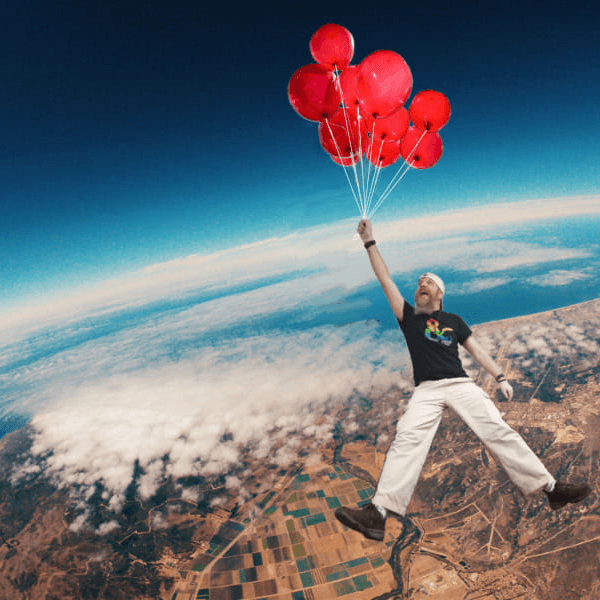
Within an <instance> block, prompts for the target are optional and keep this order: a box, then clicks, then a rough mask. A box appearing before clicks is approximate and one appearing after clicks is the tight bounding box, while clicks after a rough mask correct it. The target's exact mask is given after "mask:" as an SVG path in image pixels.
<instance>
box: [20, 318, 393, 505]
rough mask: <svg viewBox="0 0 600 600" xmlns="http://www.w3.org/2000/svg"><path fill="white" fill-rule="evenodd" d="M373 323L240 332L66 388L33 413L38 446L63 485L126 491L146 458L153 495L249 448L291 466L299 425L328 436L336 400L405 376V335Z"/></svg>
mask: <svg viewBox="0 0 600 600" xmlns="http://www.w3.org/2000/svg"><path fill="white" fill-rule="evenodd" d="M371 330H372V328H369V327H366V326H365V327H364V328H362V330H361V331H360V335H359V337H357V338H356V339H354V340H352V339H348V337H347V334H346V332H345V330H344V328H317V329H315V330H311V331H307V332H302V333H299V334H297V335H273V336H261V337H256V338H252V339H247V340H244V341H242V340H238V341H236V343H235V346H234V347H230V346H225V347H222V348H219V349H212V348H205V349H203V350H202V351H200V352H198V353H197V354H196V356H195V357H194V359H193V360H190V361H183V362H179V363H177V364H172V363H168V362H166V363H164V364H162V365H160V366H159V367H150V368H143V369H141V370H135V371H134V372H133V373H129V374H121V375H119V376H114V377H110V378H108V379H106V380H102V381H99V382H97V383H96V384H95V385H87V386H81V387H76V388H73V389H69V390H64V399H63V400H62V401H60V402H57V403H55V404H53V405H52V406H51V407H50V408H48V409H47V410H45V411H43V412H41V413H39V414H37V415H36V416H35V417H34V418H33V420H32V425H33V427H34V428H35V429H36V430H37V432H38V433H37V436H36V438H35V443H34V446H33V448H32V451H33V454H34V455H39V456H42V457H45V460H44V464H45V467H46V468H48V469H49V470H50V471H51V472H53V473H55V474H57V475H58V477H59V479H60V481H61V482H63V483H65V484H69V485H73V484H78V485H82V486H84V487H91V486H93V484H94V482H96V481H97V480H102V481H103V482H104V484H105V486H106V487H107V488H108V489H109V490H111V492H112V493H114V494H115V495H122V494H123V492H124V490H125V489H126V487H127V485H128V484H129V482H130V481H131V477H132V473H133V466H134V463H135V461H136V459H137V460H139V463H140V466H141V467H142V468H143V469H144V471H145V475H144V476H143V477H142V479H141V481H140V493H141V495H142V496H143V497H146V498H147V497H149V496H151V495H152V494H153V493H154V492H155V491H156V489H157V486H158V485H160V483H161V481H163V479H164V478H165V477H169V476H172V477H174V478H179V477H185V476H189V475H214V474H220V473H227V472H228V471H230V470H231V468H232V467H234V466H237V465H238V464H239V461H240V451H241V449H248V448H250V449H252V455H253V456H254V458H264V459H266V460H270V461H272V462H275V463H278V462H279V463H281V464H289V462H290V461H291V460H292V459H293V458H295V457H296V456H297V448H295V447H294V439H293V438H289V440H288V439H287V434H288V433H290V432H296V433H297V434H300V435H304V436H307V437H309V438H310V437H312V438H315V436H316V437H317V439H318V440H321V441H322V439H323V436H328V435H329V433H330V429H331V423H328V422H325V423H322V422H321V424H319V421H320V420H321V418H322V415H323V412H324V410H325V409H326V408H327V404H328V402H332V401H339V400H340V399H344V398H346V397H348V396H349V395H350V394H352V393H353V392H356V391H358V392H362V393H365V392H367V391H369V390H371V389H372V388H373V386H384V387H388V386H389V385H391V384H392V383H394V382H395V381H397V379H398V374H397V373H396V372H395V369H396V368H397V367H398V366H399V364H400V363H401V359H400V358H399V356H398V354H399V352H398V350H399V344H398V343H394V340H393V339H388V340H386V339H385V337H383V338H379V339H378V338H377V337H376V336H375V335H373V333H374V332H372V331H371ZM367 357H369V358H370V359H371V360H367ZM373 359H374V360H376V362H377V363H378V367H377V368H374V367H373V363H372V362H371V361H372V360H373ZM281 444H283V446H281ZM275 450H276V452H275ZM49 452H50V453H49ZM48 453H49V454H48ZM165 456H168V457H169V460H168V462H167V463H166V466H165V463H164V462H163V460H162V459H163V457H165ZM25 469H26V470H28V469H29V470H31V464H28V465H26V466H25ZM26 474H27V473H26V472H23V473H22V475H26ZM18 476H19V475H18V474H17V478H18Z"/></svg>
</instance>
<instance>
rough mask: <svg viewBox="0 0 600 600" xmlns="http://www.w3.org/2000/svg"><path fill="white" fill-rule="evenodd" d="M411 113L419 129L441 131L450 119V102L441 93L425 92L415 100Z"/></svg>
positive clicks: (411, 104) (411, 105)
mask: <svg viewBox="0 0 600 600" xmlns="http://www.w3.org/2000/svg"><path fill="white" fill-rule="evenodd" d="M409 112H410V118H411V120H412V122H413V123H414V124H415V125H416V126H417V127H418V128H419V129H425V130H427V131H439V130H440V129H441V128H442V127H443V126H444V125H445V124H446V123H447V122H448V119H450V101H449V100H448V98H447V97H446V96H444V94H442V93H441V92H436V91H435V90H423V91H422V92H419V93H418V94H417V95H416V96H415V97H414V98H413V100H412V102H411V103H410V110H409Z"/></svg>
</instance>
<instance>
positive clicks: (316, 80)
mask: <svg viewBox="0 0 600 600" xmlns="http://www.w3.org/2000/svg"><path fill="white" fill-rule="evenodd" d="M288 98H289V100H290V104H291V105H292V107H293V108H294V110H295V111H296V112H297V113H298V114H299V115H300V116H302V117H304V118H305V119H308V120H309V121H322V120H323V119H329V118H330V117H332V116H333V115H334V114H335V113H336V112H337V110H338V108H339V106H340V92H339V90H338V89H337V86H336V85H335V82H334V73H333V71H332V70H331V69H328V68H327V67H324V66H323V65H317V64H314V63H313V64H310V65H305V66H303V67H300V68H299V69H298V70H297V71H296V72H295V73H294V74H293V75H292V78H291V79H290V83H289V85H288Z"/></svg>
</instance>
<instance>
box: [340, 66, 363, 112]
mask: <svg viewBox="0 0 600 600" xmlns="http://www.w3.org/2000/svg"><path fill="white" fill-rule="evenodd" d="M357 75H358V67H357V66H356V65H350V66H348V67H346V68H345V69H344V70H343V71H342V72H341V73H340V75H339V79H338V85H339V86H340V88H341V91H340V93H341V95H342V102H343V103H344V106H346V107H350V106H358V104H359V100H358V89H357V87H356V76H357Z"/></svg>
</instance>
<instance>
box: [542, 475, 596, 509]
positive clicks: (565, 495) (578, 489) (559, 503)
mask: <svg viewBox="0 0 600 600" xmlns="http://www.w3.org/2000/svg"><path fill="white" fill-rule="evenodd" d="M591 491H592V488H591V487H590V486H589V485H588V484H587V483H581V484H574V483H563V482H562V481H557V482H556V485H555V486H554V490H552V491H551V492H546V496H548V502H549V504H550V508H551V509H552V510H558V509H559V508H562V507H563V506H565V505H566V504H575V503H576V502H581V501H582V500H585V499H586V498H587V497H588V496H589V495H590V492H591Z"/></svg>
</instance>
